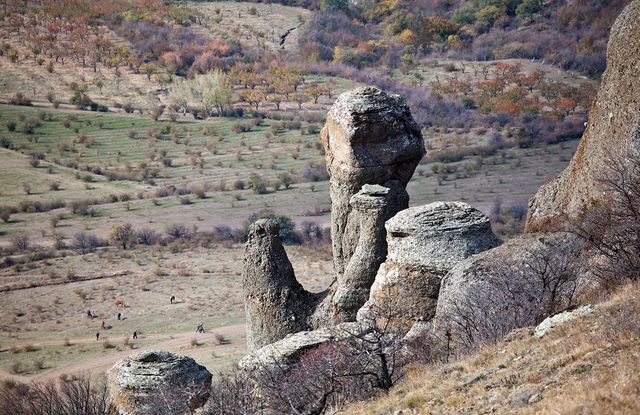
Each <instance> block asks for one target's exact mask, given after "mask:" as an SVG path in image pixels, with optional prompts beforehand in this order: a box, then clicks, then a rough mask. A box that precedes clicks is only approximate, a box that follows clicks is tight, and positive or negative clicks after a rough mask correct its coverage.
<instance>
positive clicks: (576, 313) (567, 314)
mask: <svg viewBox="0 0 640 415" xmlns="http://www.w3.org/2000/svg"><path fill="white" fill-rule="evenodd" d="M592 311H593V307H592V306H591V305H590V304H587V305H583V306H580V307H578V308H576V309H573V310H567V311H563V312H562V313H558V314H555V315H553V316H551V317H547V318H545V319H544V321H543V322H542V323H540V324H538V325H537V326H536V328H535V330H534V331H533V335H534V336H536V337H537V338H539V339H541V338H543V337H544V336H545V334H547V332H548V331H549V330H552V329H554V328H555V327H557V326H559V325H561V324H564V323H566V322H567V321H571V320H573V319H575V318H577V317H580V316H582V315H585V314H589V313H591V312H592Z"/></svg>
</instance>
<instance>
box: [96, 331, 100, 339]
mask: <svg viewBox="0 0 640 415" xmlns="http://www.w3.org/2000/svg"><path fill="white" fill-rule="evenodd" d="M98 340H100V332H97V333H96V341H98Z"/></svg>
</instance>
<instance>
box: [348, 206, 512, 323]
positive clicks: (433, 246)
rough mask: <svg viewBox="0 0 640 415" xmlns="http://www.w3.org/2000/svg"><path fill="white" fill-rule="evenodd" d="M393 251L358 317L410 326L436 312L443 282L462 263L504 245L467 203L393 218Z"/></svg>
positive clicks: (389, 223) (389, 234)
mask: <svg viewBox="0 0 640 415" xmlns="http://www.w3.org/2000/svg"><path fill="white" fill-rule="evenodd" d="M385 227H386V230H387V244H388V254H387V259H386V261H385V262H384V263H383V264H382V265H381V266H380V268H379V270H378V273H377V275H376V277H375V282H374V283H373V286H372V287H371V293H370V296H369V300H368V301H367V303H366V304H365V306H364V307H362V309H360V311H359V312H358V321H360V322H365V321H369V322H370V323H373V322H375V323H376V324H377V325H378V326H380V325H383V324H388V323H389V322H388V321H387V320H388V319H391V320H393V324H394V325H395V326H397V328H402V329H404V330H405V331H406V330H408V329H409V328H410V327H411V326H412V324H413V323H414V322H416V321H428V320H431V319H432V318H433V316H434V314H435V310H436V305H437V300H438V294H439V291H440V280H441V279H442V277H443V276H444V275H445V274H446V273H447V272H449V270H451V269H452V268H453V266H455V265H456V264H458V263H459V262H461V261H463V260H464V259H466V258H468V257H469V256H471V255H473V254H477V253H479V252H483V251H486V250H488V249H491V248H494V247H496V246H498V245H500V240H499V239H498V237H496V235H495V234H494V233H493V231H492V230H491V224H490V222H489V218H488V217H487V216H486V215H484V214H483V213H482V212H480V211H479V210H477V209H474V208H473V207H471V206H470V205H468V204H466V203H462V202H436V203H431V204H428V205H424V206H418V207H413V208H409V209H405V210H403V211H401V212H399V213H398V214H397V215H395V216H394V217H393V218H391V219H389V220H388V221H387V222H386V224H385Z"/></svg>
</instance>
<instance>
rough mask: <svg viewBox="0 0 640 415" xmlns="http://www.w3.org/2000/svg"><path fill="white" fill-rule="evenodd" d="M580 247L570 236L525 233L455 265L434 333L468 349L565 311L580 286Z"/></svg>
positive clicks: (439, 306) (444, 282)
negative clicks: (559, 311) (557, 312)
mask: <svg viewBox="0 0 640 415" xmlns="http://www.w3.org/2000/svg"><path fill="white" fill-rule="evenodd" d="M582 244H583V242H582V241H581V240H580V239H579V238H578V237H577V236H575V235H573V234H570V233H564V232H559V233H553V234H528V235H523V236H520V237H517V238H514V239H511V240H509V241H507V242H505V243H504V244H503V245H501V246H499V247H497V248H494V249H491V250H488V251H486V252H483V253H480V254H477V255H473V256H471V257H470V258H468V259H466V260H464V261H462V262H460V263H459V264H457V265H455V266H454V267H453V268H452V269H451V271H449V273H447V275H446V276H445V277H444V278H443V279H442V283H441V286H440V293H439V297H438V304H437V308H436V314H435V317H434V320H433V322H432V323H433V324H432V325H431V327H432V328H433V330H434V332H435V334H436V335H439V336H440V337H443V336H445V335H446V337H448V338H449V340H451V341H452V348H457V349H463V350H464V349H469V348H473V347H475V346H477V345H478V344H482V343H483V342H487V341H488V342H490V341H494V340H496V339H499V338H502V337H504V336H505V335H506V334H508V333H509V332H510V331H512V330H514V329H516V328H520V327H526V326H531V325H535V324H537V323H539V322H540V321H541V320H543V319H544V318H545V317H546V316H547V315H550V314H553V313H554V312H556V311H558V310H562V309H565V308H566V307H568V306H571V305H572V300H573V299H574V298H575V297H576V296H577V295H578V294H579V293H580V291H581V290H582V289H583V288H584V287H585V286H586V281H583V279H582V278H583V276H584V275H585V273H584V269H583V263H582V262H581V261H580V259H581V258H580V256H579V254H580V252H581V248H582Z"/></svg>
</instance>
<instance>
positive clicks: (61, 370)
mask: <svg viewBox="0 0 640 415" xmlns="http://www.w3.org/2000/svg"><path fill="white" fill-rule="evenodd" d="M244 330H245V325H244V324H237V325H234V326H225V327H218V328H216V329H214V330H213V331H211V332H208V333H204V334H199V335H198V336H197V339H198V340H205V341H206V340H210V341H213V340H215V337H214V336H215V334H216V333H217V334H222V335H224V336H232V335H237V334H241V333H243V332H244ZM194 336H195V333H193V332H191V331H189V332H185V333H177V334H173V335H172V338H171V339H168V340H163V341H159V342H158V343H154V344H150V345H148V346H145V347H143V348H139V349H135V350H124V351H121V352H116V353H112V354H109V355H108V356H101V357H96V358H91V359H89V360H84V361H82V362H77V363H71V364H67V365H62V366H59V367H56V368H53V369H50V370H47V371H44V372H42V373H39V374H37V375H34V376H20V375H14V374H12V373H9V372H6V371H4V370H2V369H0V380H15V381H18V382H31V381H48V380H54V379H57V378H59V377H60V376H61V375H65V374H66V375H80V374H87V373H88V374H93V373H99V372H105V371H106V370H107V369H109V368H110V367H111V366H113V364H114V363H115V362H117V361H118V360H120V359H122V358H124V357H126V356H129V355H130V354H133V353H137V352H141V351H144V350H152V349H153V350H158V349H159V350H168V349H175V348H178V347H182V346H187V345H189V343H190V342H191V339H193V338H194ZM161 337H166V335H153V336H141V338H140V340H149V339H153V338H161ZM109 339H110V340H114V341H115V340H124V337H112V338H109ZM69 341H70V342H71V343H74V344H75V343H92V342H95V341H96V340H95V338H81V339H73V340H69ZM61 344H64V340H62V341H50V342H41V343H38V344H36V346H39V345H41V346H44V345H61Z"/></svg>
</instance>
